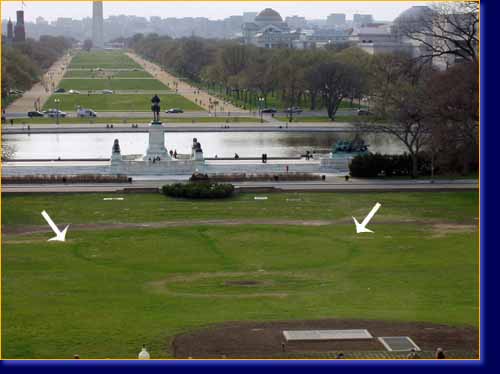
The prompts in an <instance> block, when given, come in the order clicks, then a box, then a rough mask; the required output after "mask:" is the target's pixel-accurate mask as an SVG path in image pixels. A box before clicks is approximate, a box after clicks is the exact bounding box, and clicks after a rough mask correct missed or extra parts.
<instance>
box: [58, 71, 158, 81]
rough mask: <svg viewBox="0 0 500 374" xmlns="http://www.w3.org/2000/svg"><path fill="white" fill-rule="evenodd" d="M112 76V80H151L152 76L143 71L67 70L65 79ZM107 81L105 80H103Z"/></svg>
mask: <svg viewBox="0 0 500 374" xmlns="http://www.w3.org/2000/svg"><path fill="white" fill-rule="evenodd" d="M108 76H112V77H113V78H152V75H151V74H149V73H148V72H146V71H145V70H125V71H124V70H105V71H103V72H96V71H93V70H91V69H86V70H68V71H67V72H66V74H65V75H64V77H65V78H86V77H88V78H100V77H108ZM105 79H107V78H105Z"/></svg>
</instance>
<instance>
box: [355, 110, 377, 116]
mask: <svg viewBox="0 0 500 374" xmlns="http://www.w3.org/2000/svg"><path fill="white" fill-rule="evenodd" d="M372 114H373V113H372V112H370V111H369V110H366V109H358V116H371V115H372Z"/></svg>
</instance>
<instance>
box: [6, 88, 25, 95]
mask: <svg viewBox="0 0 500 374" xmlns="http://www.w3.org/2000/svg"><path fill="white" fill-rule="evenodd" d="M23 93H24V91H21V90H16V89H10V90H9V95H22V94H23Z"/></svg>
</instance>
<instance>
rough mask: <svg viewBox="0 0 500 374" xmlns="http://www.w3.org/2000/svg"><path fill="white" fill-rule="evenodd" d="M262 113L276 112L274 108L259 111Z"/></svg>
mask: <svg viewBox="0 0 500 374" xmlns="http://www.w3.org/2000/svg"><path fill="white" fill-rule="evenodd" d="M261 112H262V113H276V112H277V110H276V109H274V108H264V109H262V110H261Z"/></svg>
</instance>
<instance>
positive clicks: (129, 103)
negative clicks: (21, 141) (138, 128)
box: [43, 93, 203, 112]
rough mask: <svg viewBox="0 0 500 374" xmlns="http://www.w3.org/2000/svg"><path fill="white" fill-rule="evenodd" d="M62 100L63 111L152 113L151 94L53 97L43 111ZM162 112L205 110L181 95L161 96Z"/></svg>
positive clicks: (56, 95) (63, 95)
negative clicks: (56, 101)
mask: <svg viewBox="0 0 500 374" xmlns="http://www.w3.org/2000/svg"><path fill="white" fill-rule="evenodd" d="M55 98H58V99H60V100H61V102H60V109H61V110H63V111H75V110H76V107H77V106H78V105H80V106H82V107H84V108H91V109H93V110H95V111H98V112H99V111H102V112H123V111H125V112H149V111H151V94H123V95H104V94H94V95H92V94H91V95H86V94H83V93H82V94H80V95H66V94H61V95H58V94H55V95H52V96H51V97H50V98H49V99H48V100H47V102H46V103H45V105H44V106H43V109H44V110H45V109H49V108H55V107H56V104H55V103H54V99H55ZM160 98H161V107H162V110H165V109H167V108H181V109H184V110H190V111H199V110H203V109H202V108H200V107H199V106H198V105H196V104H195V103H193V102H191V101H189V100H187V99H186V98H184V97H183V96H181V95H177V94H167V95H160Z"/></svg>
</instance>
